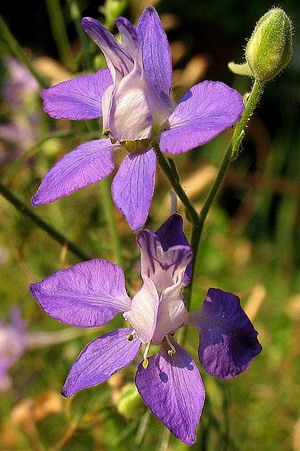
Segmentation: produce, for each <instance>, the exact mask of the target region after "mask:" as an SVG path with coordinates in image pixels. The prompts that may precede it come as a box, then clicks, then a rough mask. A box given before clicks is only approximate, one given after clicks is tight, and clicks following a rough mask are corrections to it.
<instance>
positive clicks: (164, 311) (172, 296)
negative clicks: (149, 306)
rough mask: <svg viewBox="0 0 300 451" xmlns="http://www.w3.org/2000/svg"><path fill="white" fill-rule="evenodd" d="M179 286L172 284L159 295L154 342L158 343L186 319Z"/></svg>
mask: <svg viewBox="0 0 300 451" xmlns="http://www.w3.org/2000/svg"><path fill="white" fill-rule="evenodd" d="M180 288H181V287H180V285H179V286H176V285H173V286H172V287H169V288H167V289H166V290H165V291H164V292H163V293H162V295H161V298H160V301H159V306H158V312H157V321H156V327H155V331H154V334H153V337H152V341H153V343H155V344H160V343H161V342H162V340H163V339H164V337H165V336H166V335H168V334H173V333H174V332H176V330H177V329H179V328H180V327H181V326H182V325H183V324H184V323H185V322H186V321H187V314H188V312H187V310H186V308H185V305H184V302H183V296H182V294H181V292H180Z"/></svg>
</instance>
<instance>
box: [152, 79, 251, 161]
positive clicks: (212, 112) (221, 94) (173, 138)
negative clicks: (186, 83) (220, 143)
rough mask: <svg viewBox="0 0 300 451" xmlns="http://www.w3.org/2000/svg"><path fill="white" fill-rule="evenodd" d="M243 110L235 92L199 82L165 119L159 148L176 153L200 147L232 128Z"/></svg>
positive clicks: (238, 95) (210, 82)
mask: <svg viewBox="0 0 300 451" xmlns="http://www.w3.org/2000/svg"><path fill="white" fill-rule="evenodd" d="M243 109H244V104H243V99H242V96H241V95H240V94H239V93H238V92H237V91H236V90H235V89H232V88H229V87H228V86H226V85H225V84H224V83H221V82H216V81H203V82H202V83H199V84H197V85H195V86H193V87H192V88H191V89H190V90H189V91H187V92H186V94H185V95H184V96H183V98H182V99H181V100H180V102H179V104H178V106H177V107H176V108H175V110H174V112H173V113H172V114H171V116H170V117H169V127H168V129H167V130H166V131H164V132H163V133H162V135H161V139H160V148H161V150H162V151H163V152H167V153H171V154H176V153H182V152H186V151H187V150H190V149H193V148H195V147H198V146H201V145H203V144H205V143H206V142H208V141H210V140H211V139H213V138H215V137H216V136H217V135H218V134H219V133H221V132H222V131H224V130H225V129H226V128H228V127H230V126H232V125H234V124H235V123H236V122H237V121H238V120H239V118H240V116H241V114H242V112H243Z"/></svg>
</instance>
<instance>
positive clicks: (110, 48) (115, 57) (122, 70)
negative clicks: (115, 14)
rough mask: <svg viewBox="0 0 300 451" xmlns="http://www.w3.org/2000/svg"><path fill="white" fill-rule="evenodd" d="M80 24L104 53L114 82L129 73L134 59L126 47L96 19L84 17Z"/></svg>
mask: <svg viewBox="0 0 300 451" xmlns="http://www.w3.org/2000/svg"><path fill="white" fill-rule="evenodd" d="M81 24H82V26H83V28H84V30H85V32H86V33H87V34H88V35H89V36H90V37H91V38H92V39H93V40H94V41H95V42H96V44H97V45H98V46H99V47H100V49H101V50H102V52H103V53H104V55H105V58H106V61H107V65H108V67H109V69H110V72H111V75H112V77H113V79H114V83H115V82H116V80H118V79H120V78H122V77H124V76H125V75H127V74H129V72H130V71H131V70H132V68H133V64H134V61H133V56H132V55H130V54H129V53H128V48H127V47H126V46H123V45H122V44H121V43H119V42H118V41H117V40H116V38H115V37H114V36H113V35H112V34H111V33H110V31H108V30H107V28H105V27H104V26H103V25H102V24H101V23H100V22H98V20H95V19H93V18H91V17H84V18H83V19H82V21H81Z"/></svg>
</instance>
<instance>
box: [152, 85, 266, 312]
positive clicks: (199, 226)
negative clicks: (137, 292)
mask: <svg viewBox="0 0 300 451" xmlns="http://www.w3.org/2000/svg"><path fill="white" fill-rule="evenodd" d="M263 88H264V85H263V84H262V83H260V82H259V81H257V80H255V82H254V84H253V87H252V90H251V92H250V94H249V96H248V100H247V103H246V106H245V109H244V111H243V114H242V117H241V119H240V121H239V122H238V123H237V125H236V127H235V129H234V132H233V135H232V139H231V143H230V145H229V147H228V149H227V151H226V153H225V156H224V159H223V161H222V164H221V166H220V169H219V172H218V174H217V177H216V179H215V181H214V183H213V185H212V187H211V189H210V191H209V193H208V196H207V198H206V200H205V202H204V205H203V207H202V210H201V212H200V214H199V215H198V213H197V211H196V210H195V208H194V206H193V204H192V203H191V201H190V199H189V197H188V196H187V194H186V193H185V191H184V189H183V188H182V186H181V183H180V180H179V177H178V174H177V172H176V171H174V170H173V169H172V166H171V165H170V164H169V162H168V160H167V159H166V157H165V156H164V155H163V153H162V152H161V150H160V149H159V147H158V145H157V144H155V145H154V146H153V147H154V149H155V152H156V155H157V159H158V163H159V165H160V167H161V168H162V170H163V171H164V173H165V175H166V176H167V178H168V179H169V182H170V183H171V185H172V187H173V189H174V191H175V192H176V194H177V196H178V197H179V199H180V200H181V202H182V203H183V205H184V206H185V208H186V211H187V213H188V215H189V218H190V220H191V222H192V235H191V247H192V250H193V262H194V264H193V270H192V275H191V281H190V283H189V285H188V286H187V288H186V291H185V302H186V307H187V309H188V310H189V307H190V303H191V298H192V289H193V280H194V275H195V272H196V265H197V254H198V249H199V243H200V239H201V236H202V232H203V226H204V223H205V220H206V217H207V215H208V212H209V210H210V208H211V206H212V203H213V201H214V199H215V197H216V195H217V193H218V191H219V189H220V186H221V184H222V182H223V180H224V178H225V176H226V173H227V170H228V168H229V166H230V164H231V162H232V161H233V160H234V159H235V158H236V157H237V156H238V152H239V148H240V145H241V142H242V139H243V137H244V134H245V132H244V129H245V127H246V125H247V122H248V121H249V119H250V117H251V116H252V114H253V111H254V109H255V107H256V105H257V103H258V101H259V99H260V96H261V94H262V92H263Z"/></svg>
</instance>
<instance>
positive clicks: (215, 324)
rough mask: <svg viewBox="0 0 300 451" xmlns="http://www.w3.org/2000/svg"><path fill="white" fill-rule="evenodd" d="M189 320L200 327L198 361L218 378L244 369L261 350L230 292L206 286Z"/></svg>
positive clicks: (254, 331) (231, 376)
mask: <svg viewBox="0 0 300 451" xmlns="http://www.w3.org/2000/svg"><path fill="white" fill-rule="evenodd" d="M189 323H190V324H191V325H193V326H196V327H197V328H199V329H200V331H201V341H200V347H199V359H200V362H201V363H202V365H203V366H204V368H205V370H206V371H207V372H208V373H209V374H211V375H212V376H216V377H218V378H220V379H231V378H233V377H235V376H237V375H238V374H240V373H241V372H243V371H245V370H246V369H247V368H248V366H249V364H250V362H251V360H252V359H253V358H254V357H255V356H256V355H257V354H259V353H260V352H261V350H262V347H261V345H260V344H259V341H258V340H257V332H256V330H255V329H254V327H253V325H252V323H251V321H250V319H249V318H248V316H247V315H246V313H245V312H244V310H243V309H242V307H241V305H240V300H239V298H238V297H237V296H235V295H234V294H231V293H226V292H224V291H222V290H218V289H216V288H210V289H209V290H208V293H207V296H206V299H205V301H204V304H203V306H202V308H201V309H199V310H196V311H194V312H191V313H190V320H189Z"/></svg>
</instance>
